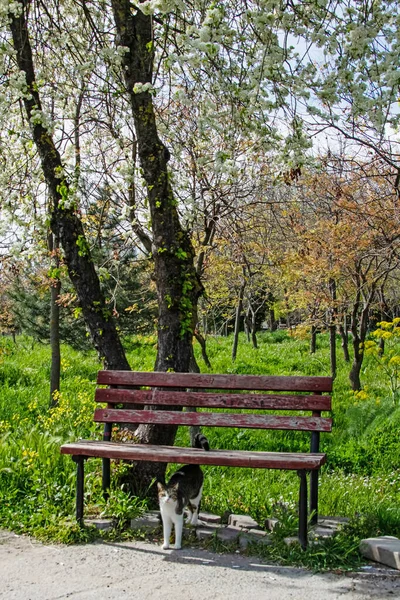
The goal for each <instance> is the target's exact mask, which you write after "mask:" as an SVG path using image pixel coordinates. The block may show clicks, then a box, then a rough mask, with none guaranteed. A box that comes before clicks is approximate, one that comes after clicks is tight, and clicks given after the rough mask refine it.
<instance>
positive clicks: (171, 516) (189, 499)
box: [157, 433, 209, 550]
mask: <svg viewBox="0 0 400 600" xmlns="http://www.w3.org/2000/svg"><path fill="white" fill-rule="evenodd" d="M195 448H203V450H209V445H208V440H207V438H206V437H205V436H204V435H203V434H201V433H198V434H197V435H196V438H195ZM157 487H158V499H159V503H160V512H161V518H162V522H163V533H164V544H163V549H164V550H166V549H167V548H169V547H170V546H169V540H170V537H171V532H172V525H174V526H175V544H174V546H172V548H174V549H175V550H179V549H180V548H181V547H182V531H183V519H184V515H183V511H184V509H185V508H187V509H188V510H189V516H188V519H187V521H186V522H187V523H190V524H191V525H197V521H198V516H199V510H200V501H201V492H202V490H203V471H202V470H201V469H200V467H199V465H185V466H183V467H181V468H180V469H179V470H178V471H176V472H175V473H174V474H173V475H172V477H171V479H170V480H169V482H168V483H167V484H165V483H161V482H160V481H158V482H157Z"/></svg>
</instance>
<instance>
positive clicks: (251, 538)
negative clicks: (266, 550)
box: [239, 529, 273, 550]
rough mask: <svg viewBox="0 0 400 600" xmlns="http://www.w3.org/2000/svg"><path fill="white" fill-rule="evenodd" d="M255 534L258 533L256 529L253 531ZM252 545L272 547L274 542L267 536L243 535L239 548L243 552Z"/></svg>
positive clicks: (240, 537) (241, 535)
mask: <svg viewBox="0 0 400 600" xmlns="http://www.w3.org/2000/svg"><path fill="white" fill-rule="evenodd" d="M252 531H253V532H254V531H256V530H255V529H253V530H252ZM262 533H264V534H265V532H264V531H263V532H262ZM252 543H257V544H263V545H265V546H271V545H272V543H273V542H272V540H271V539H270V538H269V537H267V535H266V534H265V535H263V536H260V535H255V534H254V533H251V532H249V533H242V534H240V536H239V548H240V549H241V550H247V547H248V545H249V544H252Z"/></svg>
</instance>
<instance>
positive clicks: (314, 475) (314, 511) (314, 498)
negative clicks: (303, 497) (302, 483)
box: [310, 471, 319, 525]
mask: <svg viewBox="0 0 400 600" xmlns="http://www.w3.org/2000/svg"><path fill="white" fill-rule="evenodd" d="M318 475H319V472H318V471H311V473H310V513H311V519H310V524H311V525H317V524H318Z"/></svg>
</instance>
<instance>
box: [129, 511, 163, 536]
mask: <svg viewBox="0 0 400 600" xmlns="http://www.w3.org/2000/svg"><path fill="white" fill-rule="evenodd" d="M160 524H161V518H160V513H159V512H158V511H154V510H153V511H149V512H147V513H144V514H143V515H142V516H141V517H137V518H136V519H131V529H133V530H134V531H145V532H147V533H148V532H153V531H155V530H156V529H158V527H159V526H160Z"/></svg>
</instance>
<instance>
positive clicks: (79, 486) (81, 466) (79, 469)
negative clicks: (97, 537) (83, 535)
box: [72, 456, 85, 527]
mask: <svg viewBox="0 0 400 600" xmlns="http://www.w3.org/2000/svg"><path fill="white" fill-rule="evenodd" d="M72 460H73V461H74V462H75V463H76V520H77V522H78V523H79V525H80V527H83V492H84V482H85V457H84V456H73V457H72Z"/></svg>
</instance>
